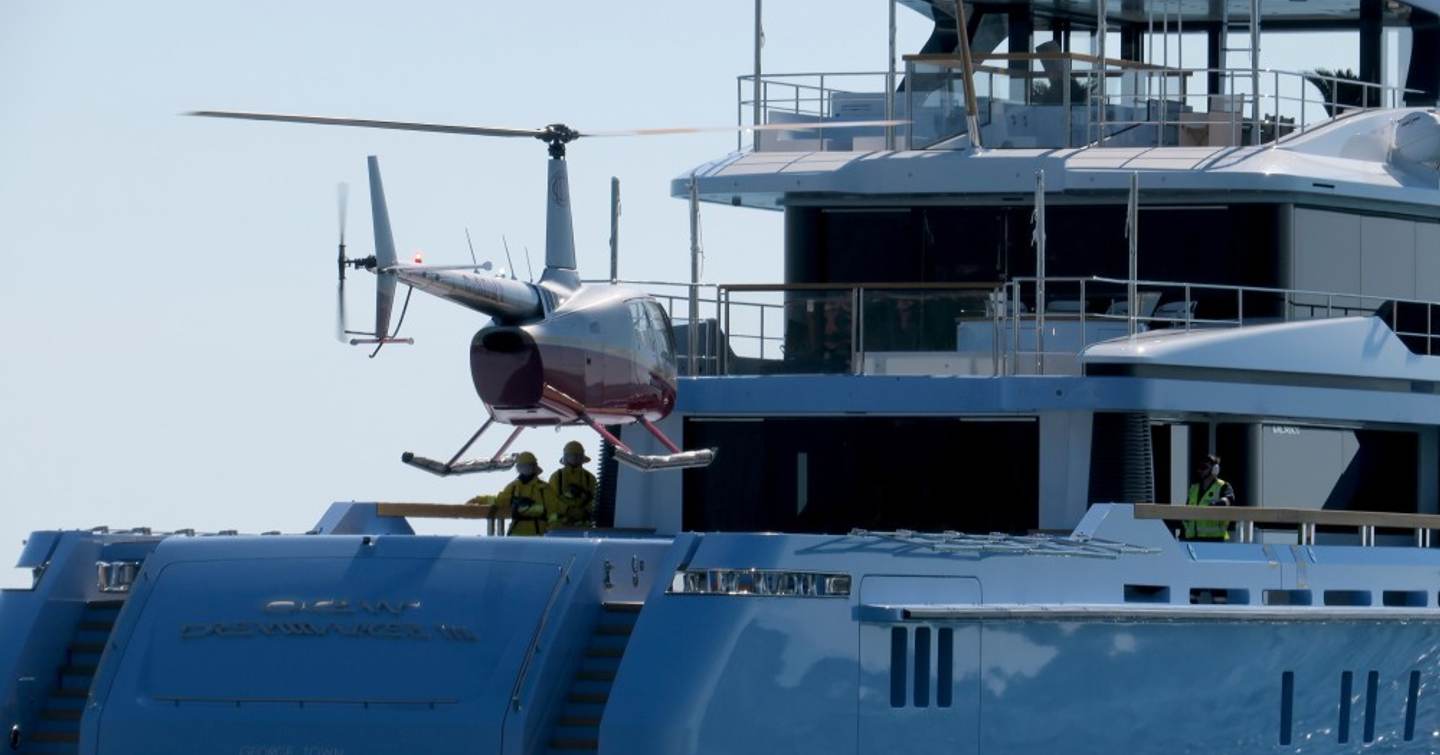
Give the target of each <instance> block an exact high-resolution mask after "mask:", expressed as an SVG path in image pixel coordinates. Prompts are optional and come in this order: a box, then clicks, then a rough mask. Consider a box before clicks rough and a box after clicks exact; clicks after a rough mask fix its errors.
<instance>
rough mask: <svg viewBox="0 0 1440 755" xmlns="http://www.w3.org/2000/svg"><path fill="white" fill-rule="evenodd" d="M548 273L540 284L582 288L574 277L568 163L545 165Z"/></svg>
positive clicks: (573, 234)
mask: <svg viewBox="0 0 1440 755" xmlns="http://www.w3.org/2000/svg"><path fill="white" fill-rule="evenodd" d="M545 163H546V165H547V171H548V174H547V179H548V180H546V182H545V187H546V195H545V273H544V274H543V275H541V276H540V280H542V281H549V282H553V283H559V284H561V285H564V286H566V287H568V288H575V287H576V286H578V284H579V279H578V276H577V275H576V274H575V227H574V225H573V223H572V222H571V220H570V176H569V173H568V171H567V170H566V169H565V160H564V159H562V158H552V159H550V160H546V161H545Z"/></svg>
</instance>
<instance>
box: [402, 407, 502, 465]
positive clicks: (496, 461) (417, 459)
mask: <svg viewBox="0 0 1440 755" xmlns="http://www.w3.org/2000/svg"><path fill="white" fill-rule="evenodd" d="M493 424H495V418H494V417H491V418H490V419H487V420H485V424H483V425H481V426H480V429H479V430H476V431H475V434H474V435H471V436H470V440H467V441H465V445H463V446H461V447H460V450H459V451H456V452H455V455H454V456H451V457H450V461H447V462H439V461H436V460H434V459H427V458H425V457H424V456H416V455H415V454H413V453H411V452H409V451H406V452H405V453H403V454H400V461H402V462H404V463H406V464H409V465H410V466H412V467H415V468H416V469H421V470H424V471H426V472H429V473H430V474H433V475H437V476H439V477H449V476H451V475H460V474H475V473H477V472H503V471H506V470H509V469H512V468H514V466H515V454H506V453H505V451H507V450H508V449H509V448H510V444H512V443H514V442H515V439H516V438H517V437H519V436H520V433H521V431H523V430H524V429H525V428H523V427H517V428H515V429H514V430H512V431H511V432H510V437H508V438H506V439H505V442H504V443H502V444H501V445H500V450H498V451H496V452H495V455H494V456H491V457H490V458H488V459H471V460H470V461H460V457H461V456H463V455H464V454H465V452H466V451H469V450H470V447H471V446H473V445H475V441H477V440H479V439H480V436H481V435H483V434H484V433H485V431H486V430H488V429H490V426H491V425H493Z"/></svg>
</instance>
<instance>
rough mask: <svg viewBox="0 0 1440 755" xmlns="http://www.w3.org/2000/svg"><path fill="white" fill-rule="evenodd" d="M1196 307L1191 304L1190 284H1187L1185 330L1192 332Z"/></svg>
mask: <svg viewBox="0 0 1440 755" xmlns="http://www.w3.org/2000/svg"><path fill="white" fill-rule="evenodd" d="M1193 309H1194V308H1193V307H1192V306H1191V304H1190V284H1188V283H1187V284H1185V332H1186V333H1189V332H1190V322H1191V321H1192V320H1194V319H1195V313H1194V312H1193V311H1192V310H1193Z"/></svg>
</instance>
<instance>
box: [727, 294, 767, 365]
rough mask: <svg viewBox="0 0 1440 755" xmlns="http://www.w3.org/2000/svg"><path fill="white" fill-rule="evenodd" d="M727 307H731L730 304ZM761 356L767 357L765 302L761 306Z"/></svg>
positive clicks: (762, 357)
mask: <svg viewBox="0 0 1440 755" xmlns="http://www.w3.org/2000/svg"><path fill="white" fill-rule="evenodd" d="M726 308H727V309H728V308H729V307H728V305H727V307H726ZM727 319H728V317H727ZM760 358H761V359H764V358H765V306H764V305H763V304H762V305H761V306H760Z"/></svg>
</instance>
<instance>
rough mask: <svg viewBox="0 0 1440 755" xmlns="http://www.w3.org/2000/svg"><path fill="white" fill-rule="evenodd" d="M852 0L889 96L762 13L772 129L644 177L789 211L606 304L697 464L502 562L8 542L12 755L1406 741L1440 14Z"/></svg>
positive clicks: (480, 549) (473, 549) (748, 103)
mask: <svg viewBox="0 0 1440 755" xmlns="http://www.w3.org/2000/svg"><path fill="white" fill-rule="evenodd" d="M1431 6H1434V7H1431ZM890 9H891V14H890V24H889V27H888V29H885V28H881V29H877V30H876V33H877V34H886V33H888V35H889V40H890V52H891V54H890V61H891V62H890V65H889V66H888V68H887V69H886V70H881V71H873V72H858V73H857V72H808V73H800V74H788V73H781V72H770V71H766V70H764V69H763V67H762V65H761V62H762V58H761V55H760V52H759V51H760V46H759V36H760V35H759V29H760V28H761V17H760V13H761V5H760V3H759V2H757V3H756V12H757V17H756V29H757V38H756V46H755V51H756V54H755V61H756V64H755V68H754V70H753V71H749V72H746V73H744V74H743V75H740V76H738V77H737V80H736V88H735V97H736V113H737V119H738V121H739V125H742V126H743V125H747V124H749V125H755V126H758V125H762V124H789V126H790V128H788V129H775V130H766V129H757V130H754V131H752V132H750V134H751V136H750V137H745V136H742V137H741V138H740V140H739V141H737V143H736V149H735V151H734V152H733V153H731V154H728V155H723V156H718V157H717V158H716V159H715V160H713V161H711V162H708V163H706V164H704V165H700V166H695V167H693V168H690V169H686V170H684V172H683V173H681V174H680V175H679V176H678V177H676V178H675V179H674V182H673V184H672V186H671V191H672V194H673V195H675V196H676V197H677V198H679V199H683V200H686V201H688V202H689V203H690V206H691V212H692V214H698V213H700V212H702V211H703V208H704V207H705V206H706V205H707V203H719V204H724V205H730V206H738V207H748V208H753V209H754V211H756V212H782V213H783V214H784V238H783V239H779V240H777V246H778V248H779V249H780V250H781V254H782V255H783V260H784V276H783V280H782V281H779V282H775V283H770V284H756V283H745V284H729V285H727V284H718V285H717V284H709V283H702V282H701V281H699V280H698V276H697V278H696V279H693V280H691V281H688V282H678V283H665V282H656V281H637V282H634V285H638V286H641V287H645V288H648V289H650V290H652V291H654V292H655V295H656V296H657V300H658V301H660V302H661V303H663V304H664V305H665V306H666V309H667V310H668V311H667V312H666V316H667V317H668V318H669V319H670V320H673V321H674V323H675V326H674V339H673V343H669V342H667V343H663V344H658V345H657V346H656V348H657V349H660V350H661V351H664V352H665V354H664V357H665V359H666V360H668V361H669V362H673V363H674V364H675V365H676V366H677V367H678V369H679V372H680V376H679V378H678V391H677V393H676V395H675V405H674V410H673V411H671V412H669V414H668V416H666V417H665V418H664V419H663V420H661V421H660V422H658V430H659V431H660V432H652V433H647V432H646V430H647V429H648V428H645V427H642V426H640V425H638V424H630V425H626V426H624V427H623V428H620V427H614V428H610V429H608V430H606V432H608V433H612V437H613V439H614V440H615V441H616V442H618V443H621V444H623V445H624V447H625V448H626V449H629V450H628V451H627V452H628V453H630V455H631V456H632V457H635V458H651V457H654V458H659V457H661V456H663V455H664V454H665V453H666V452H667V451H671V452H676V451H677V449H667V448H665V447H664V446H663V445H662V440H663V439H664V438H667V437H668V438H672V439H675V440H676V441H677V442H678V443H679V445H680V446H681V447H683V448H684V449H692V450H693V449H710V448H714V449H718V453H717V454H716V455H715V456H714V459H713V461H712V462H710V463H709V465H708V466H703V467H696V468H689V469H684V470H683V471H676V470H669V471H660V472H655V471H645V470H642V469H637V468H635V467H634V466H631V465H626V464H622V463H619V462H620V461H622V459H619V458H617V457H618V456H619V454H617V446H616V443H607V444H605V446H604V448H603V450H602V453H601V454H600V457H601V458H600V462H599V470H600V487H599V500H598V503H599V506H598V509H599V511H598V517H597V518H598V521H597V523H596V524H597V526H596V527H595V528H593V529H588V528H587V529H581V530H571V531H555V532H551V533H550V534H549V535H547V536H546V537H538V538H519V537H516V538H509V537H499V536H482V537H474V536H451V537H436V536H418V535H415V534H414V532H413V530H412V528H411V526H410V521H409V520H410V519H414V518H417V517H453V518H474V517H475V516H476V515H477V513H479V512H481V508H479V507H462V506H452V505H443V504H412V503H389V502H344V503H335V504H332V505H331V506H330V507H329V509H328V510H325V511H323V512H321V511H318V510H317V514H318V517H317V522H316V525H315V527H314V529H313V530H312V531H310V532H308V533H303V534H293V535H282V534H278V533H267V534H263V535H244V534H238V533H234V532H221V533H195V532H158V531H151V530H148V529H145V528H136V529H133V530H124V531H116V530H105V529H103V528H100V529H96V530H93V531H84V532H76V531H45V532H36V533H34V534H33V535H32V536H31V537H30V539H29V540H28V542H27V546H26V548H25V550H24V551H23V553H22V556H21V559H20V562H19V566H20V567H22V568H24V569H28V570H30V571H31V572H32V574H33V585H32V586H31V587H30V588H29V589H20V590H7V591H5V592H4V593H3V595H0V626H3V627H4V634H3V637H0V725H3V726H4V728H5V730H6V732H7V736H8V741H7V743H6V745H5V746H8V747H9V748H10V749H11V750H13V751H16V752H23V753H43V752H81V753H145V754H147V755H158V754H161V753H208V752H214V753H232V754H235V753H238V754H241V755H271V754H274V755H281V754H287V755H301V754H302V753H303V754H307V755H309V754H313V755H322V754H324V755H340V754H341V753H345V754H348V755H355V754H357V753H376V752H407V753H410V752H416V753H419V752H424V753H507V754H508V753H538V752H599V753H617V754H618V753H624V754H626V755H636V754H637V753H657V754H659V753H666V754H671V753H741V752H745V753H748V752H757V751H761V752H800V753H856V754H862V753H892V752H922V751H923V752H929V751H944V752H956V753H974V754H979V753H985V754H986V755H999V754H1004V755H1023V754H1026V753H1047V754H1048V753H1114V752H1132V753H1161V752H1163V753H1175V752H1194V753H1261V752H1265V753H1269V752H1284V753H1301V752H1308V753H1341V752H1355V751H1360V750H1368V751H1383V752H1405V753H1411V752H1414V753H1419V752H1435V751H1437V750H1440V697H1437V695H1436V692H1435V690H1436V686H1435V684H1436V683H1437V682H1440V663H1437V658H1440V655H1437V653H1440V634H1437V635H1432V634H1431V633H1430V632H1431V630H1432V629H1440V626H1437V625H1440V580H1437V579H1436V577H1435V575H1436V574H1437V573H1440V555H1434V554H1436V553H1437V551H1436V549H1435V548H1434V547H1433V544H1432V539H1431V533H1432V531H1433V530H1436V529H1440V464H1437V462H1440V362H1436V361H1434V360H1435V359H1436V357H1437V356H1440V355H1435V354H1434V352H1435V351H1437V350H1440V342H1437V337H1436V336H1435V334H1434V330H1435V328H1436V326H1440V323H1435V322H1434V320H1435V319H1437V318H1436V317H1435V314H1436V313H1437V307H1440V113H1437V111H1436V109H1435V106H1436V104H1437V103H1436V100H1437V93H1440V15H1437V14H1440V4H1437V3H1436V2H1435V0H1414V2H1409V3H1406V2H1400V1H1398V0H1248V2H1246V1H1244V0H1219V1H1218V2H1198V1H1197V0H1133V1H1132V0H1123V1H1122V0H1106V1H1105V2H1102V3H1098V4H1093V3H1092V4H1081V3H1071V2H1061V1H1060V0H1033V1H1032V2H1014V3H1003V4H1001V3H981V2H975V3H971V4H963V5H960V6H958V7H957V6H956V5H955V4H954V3H953V2H949V0H935V1H933V2H932V1H931V0H892V2H891V5H890ZM901 14H919V15H920V16H922V17H923V18H924V19H925V21H926V23H928V24H930V25H932V27H933V32H932V33H931V34H930V36H929V38H928V39H927V41H926V42H925V43H924V45H923V47H922V48H921V49H919V50H915V51H910V52H906V51H904V50H901V49H899V48H898V45H897V43H896V26H897V23H898V18H899V17H900V15H901ZM1341 37H1344V38H1346V39H1347V40H1349V42H1348V43H1350V44H1354V43H1358V44H1357V45H1356V46H1357V47H1358V50H1359V56H1358V61H1357V65H1356V66H1355V69H1354V71H1329V70H1303V71H1284V70H1275V69H1270V68H1265V67H1262V66H1261V59H1262V56H1261V51H1262V49H1265V47H1266V45H1268V44H1273V43H1276V40H1279V39H1283V40H1284V43H1286V44H1290V45H1294V44H1296V43H1297V41H1298V42H1299V44H1302V45H1304V44H1309V45H1310V46H1311V47H1312V48H1314V47H1322V46H1324V45H1333V44H1335V40H1336V39H1339V38H1341ZM1305 40H1309V41H1308V42H1307V41H1305ZM1187 45H1188V46H1190V47H1191V54H1190V55H1188V56H1187V55H1186V54H1185V53H1184V48H1185V46H1187ZM1200 50H1203V53H1204V55H1203V57H1204V59H1205V61H1206V64H1205V66H1204V67H1191V66H1188V65H1186V64H1185V62H1186V61H1190V60H1192V59H1197V58H1198V57H1199V56H1198V55H1197V51H1200ZM1327 52H1328V51H1327ZM1316 57H1317V58H1318V57H1320V55H1319V53H1317V56H1316ZM1387 63H1393V65H1387ZM847 123H855V124H859V125H854V126H847V125H846V124H847ZM877 123H879V124H882V125H876V124H877ZM812 125H813V126H814V127H813V128H812V127H811V126H812ZM562 146H563V145H562ZM387 224H388V221H387ZM693 225H694V224H692V227H693ZM694 246H695V245H693V244H692V249H693V248H694ZM343 264H344V257H343V254H342V269H343ZM655 317H656V318H659V315H655ZM381 335H382V337H383V332H382V333H381ZM646 455H649V456H646ZM1212 456H1213V457H1219V458H1220V459H1222V460H1223V467H1224V473H1223V476H1224V478H1225V479H1226V480H1228V481H1229V482H1230V483H1231V484H1232V485H1233V487H1234V489H1235V490H1236V491H1237V494H1236V495H1237V501H1236V502H1237V503H1238V504H1240V505H1238V506H1235V507H1233V508H1217V507H1206V508H1204V509H1203V512H1198V510H1197V509H1196V508H1195V507H1189V506H1185V505H1184V504H1185V503H1186V502H1187V498H1188V497H1189V493H1188V490H1189V488H1190V486H1191V484H1192V483H1194V482H1195V480H1194V479H1193V478H1194V476H1195V475H1194V472H1195V462H1196V459H1198V458H1208V457H1212ZM1196 521H1203V522H1216V521H1221V522H1223V530H1224V532H1225V536H1224V537H1221V538H1211V539H1208V540H1197V539H1193V538H1187V537H1184V535H1185V534H1186V533H1187V532H1193V531H1194V526H1195V525H1194V523H1195V522H1196ZM492 525H493V526H492V527H491V534H493V535H499V534H500V533H501V532H503V529H504V527H503V522H495V521H493V520H492ZM1210 526H1212V527H1213V526H1215V525H1214V524H1211V525H1210Z"/></svg>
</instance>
